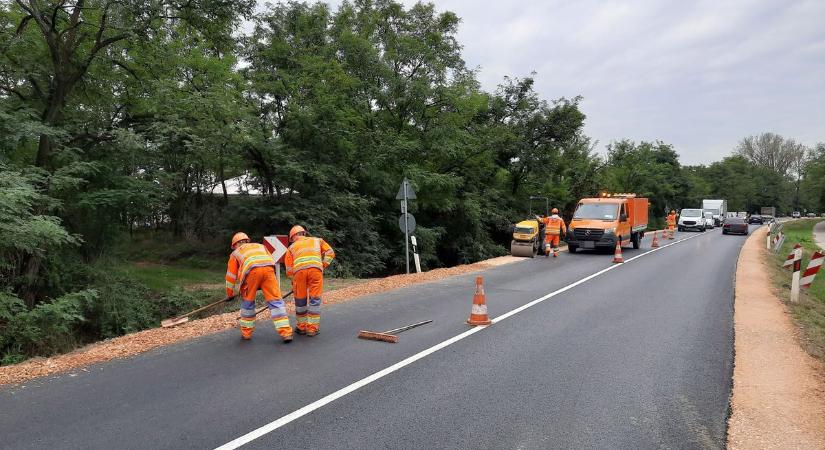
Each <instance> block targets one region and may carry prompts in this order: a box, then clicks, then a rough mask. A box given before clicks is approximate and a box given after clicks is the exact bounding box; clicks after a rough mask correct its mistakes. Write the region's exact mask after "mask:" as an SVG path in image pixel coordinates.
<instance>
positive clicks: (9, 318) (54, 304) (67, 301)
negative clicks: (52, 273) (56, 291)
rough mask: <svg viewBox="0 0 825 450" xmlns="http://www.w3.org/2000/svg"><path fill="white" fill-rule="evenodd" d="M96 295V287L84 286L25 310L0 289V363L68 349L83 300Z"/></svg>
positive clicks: (74, 337) (76, 328)
mask: <svg viewBox="0 0 825 450" xmlns="http://www.w3.org/2000/svg"><path fill="white" fill-rule="evenodd" d="M96 297H97V292H96V291H94V290H85V291H80V292H75V293H72V294H67V295H64V296H61V297H59V298H56V299H54V300H51V301H46V302H41V303H39V304H38V305H37V306H35V307H34V308H33V309H31V310H29V309H27V308H26V305H25V303H24V302H23V301H22V300H20V299H19V298H17V297H15V296H13V295H10V294H8V293H0V325H3V326H0V363H2V364H10V363H14V362H17V361H19V360H21V359H23V358H25V357H26V356H29V355H42V354H50V353H52V352H55V351H66V350H70V349H71V348H72V347H73V346H74V345H75V343H76V342H77V334H76V333H77V330H78V327H79V325H80V324H81V323H82V322H83V320H84V318H83V315H82V309H83V304H85V303H89V302H93V301H94V299H95V298H96Z"/></svg>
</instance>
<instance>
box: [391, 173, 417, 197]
mask: <svg viewBox="0 0 825 450" xmlns="http://www.w3.org/2000/svg"><path fill="white" fill-rule="evenodd" d="M405 189H406V191H407V192H406V194H407V195H404V190H405ZM415 198H416V197H415V190H414V189H413V187H412V183H410V180H408V179H406V178H404V181H402V182H401V187H400V188H398V194H396V195H395V199H396V200H415Z"/></svg>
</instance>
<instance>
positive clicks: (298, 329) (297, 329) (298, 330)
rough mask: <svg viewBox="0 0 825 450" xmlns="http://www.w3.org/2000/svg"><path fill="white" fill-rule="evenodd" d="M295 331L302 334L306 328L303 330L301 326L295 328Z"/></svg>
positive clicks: (305, 332) (305, 331)
mask: <svg viewBox="0 0 825 450" xmlns="http://www.w3.org/2000/svg"><path fill="white" fill-rule="evenodd" d="M295 333H297V334H301V335H303V334H307V330H305V329H303V328H296V329H295Z"/></svg>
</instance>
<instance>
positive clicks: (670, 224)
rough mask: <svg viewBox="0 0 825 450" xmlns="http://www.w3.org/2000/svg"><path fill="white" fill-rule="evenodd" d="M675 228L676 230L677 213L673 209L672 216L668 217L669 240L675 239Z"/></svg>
mask: <svg viewBox="0 0 825 450" xmlns="http://www.w3.org/2000/svg"><path fill="white" fill-rule="evenodd" d="M674 228H676V211H675V210H672V209H671V210H670V214H668V215H667V232H668V235H667V238H668V239H673V238H674V237H673V235H674V232H673V230H674Z"/></svg>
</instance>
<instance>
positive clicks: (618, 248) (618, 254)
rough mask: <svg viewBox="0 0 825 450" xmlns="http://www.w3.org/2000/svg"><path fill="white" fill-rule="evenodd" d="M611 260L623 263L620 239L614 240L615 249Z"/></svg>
mask: <svg viewBox="0 0 825 450" xmlns="http://www.w3.org/2000/svg"><path fill="white" fill-rule="evenodd" d="M613 262H614V263H623V262H624V258H622V241H619V240H617V241H616V251H615V252H614V253H613Z"/></svg>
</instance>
